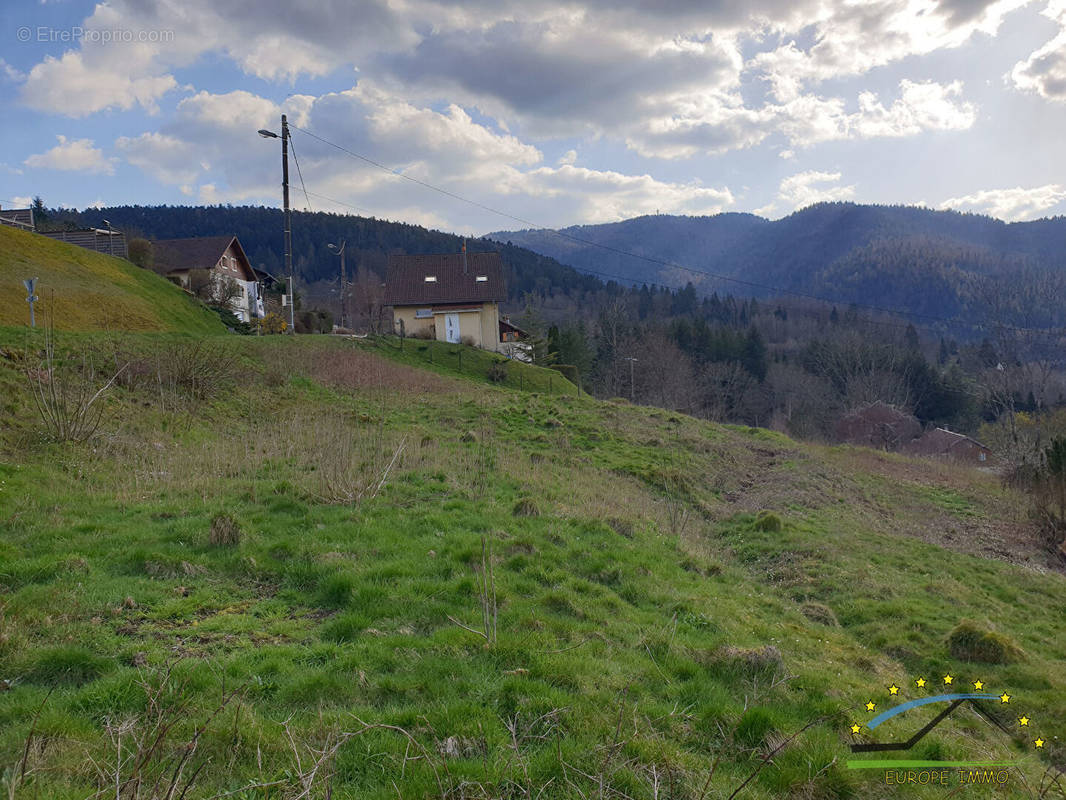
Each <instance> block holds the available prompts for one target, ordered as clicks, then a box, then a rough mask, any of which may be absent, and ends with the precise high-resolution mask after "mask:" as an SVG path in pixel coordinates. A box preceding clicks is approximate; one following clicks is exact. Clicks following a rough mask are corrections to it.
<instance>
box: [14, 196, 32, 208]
mask: <svg viewBox="0 0 1066 800" xmlns="http://www.w3.org/2000/svg"><path fill="white" fill-rule="evenodd" d="M11 202H12V203H14V204H15V207H16V208H29V207H30V206H32V205H33V198H32V197H28V196H26V195H16V196H15V197H12V198H11Z"/></svg>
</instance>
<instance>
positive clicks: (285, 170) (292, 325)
mask: <svg viewBox="0 0 1066 800" xmlns="http://www.w3.org/2000/svg"><path fill="white" fill-rule="evenodd" d="M281 192H282V198H283V200H284V203H285V271H286V272H287V273H288V275H289V330H290V331H292V333H293V335H295V334H296V303H295V300H296V296H295V294H294V293H293V285H292V278H293V275H292V211H291V209H290V208H289V121H288V119H286V117H285V115H284V114H282V115H281Z"/></svg>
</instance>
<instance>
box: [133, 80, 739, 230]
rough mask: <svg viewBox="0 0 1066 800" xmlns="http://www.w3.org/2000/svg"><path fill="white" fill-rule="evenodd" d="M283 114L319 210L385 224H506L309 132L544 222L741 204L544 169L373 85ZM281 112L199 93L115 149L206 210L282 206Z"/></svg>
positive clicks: (513, 144)
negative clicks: (362, 213) (277, 133)
mask: <svg viewBox="0 0 1066 800" xmlns="http://www.w3.org/2000/svg"><path fill="white" fill-rule="evenodd" d="M284 110H285V111H286V112H287V113H289V114H290V115H291V117H292V118H297V117H299V119H300V123H301V124H300V125H299V127H294V128H293V133H292V136H293V144H294V146H295V150H296V152H297V154H298V156H299V159H300V166H301V169H302V172H303V177H304V180H305V182H306V185H307V189H308V191H309V192H310V193H312V194H311V197H310V202H311V206H312V208H315V209H322V208H331V209H336V210H344V209H345V206H344V205H343V204H350V205H352V206H357V207H359V208H362V209H368V210H369V212H370V213H373V214H374V215H375V216H378V217H384V218H390V219H408V220H412V221H419V222H422V223H423V224H432V225H436V226H442V227H444V226H446V227H449V228H450V229H452V230H463V231H469V232H474V231H479V230H480V231H484V230H494V229H498V228H500V223H501V221H502V219H503V218H501V217H499V216H497V215H493V214H489V213H487V212H485V211H483V210H479V209H477V208H475V207H472V206H469V205H467V204H464V203H461V202H459V201H457V200H455V199H454V198H448V197H446V196H443V195H441V194H438V193H436V192H433V191H431V190H428V189H426V188H424V187H421V186H418V185H416V184H414V183H412V182H410V181H406V180H403V179H401V178H398V177H397V176H396V175H392V174H389V173H388V172H385V171H382V170H380V169H377V168H374V167H373V166H370V165H368V164H367V163H366V162H363V161H361V160H359V159H355V158H352V157H350V156H347V155H345V154H344V153H342V152H340V151H338V150H337V149H335V148H333V147H330V146H328V145H325V144H323V143H322V142H320V141H318V140H316V139H315V138H313V137H311V136H309V135H307V134H305V133H303V132H302V131H301V130H300V129H301V128H308V129H310V130H313V131H314V132H315V133H316V134H317V135H320V136H322V137H324V138H326V139H330V140H332V141H335V142H337V143H338V144H340V145H342V146H343V147H345V148H347V149H349V150H351V151H353V152H355V153H360V154H365V153H372V154H373V157H374V159H375V160H377V161H379V162H380V163H384V164H386V165H388V166H389V167H395V168H397V169H398V170H399V171H401V172H402V174H403V175H406V176H409V177H412V178H415V179H417V180H419V181H425V182H426V183H430V184H433V185H435V186H440V187H442V188H444V189H446V190H447V191H449V192H454V193H456V194H459V195H462V196H464V197H469V198H470V199H472V200H475V201H476V202H478V203H481V204H483V205H486V206H490V207H500V208H502V209H505V210H506V211H508V212H509V213H514V214H515V215H516V216H526V217H528V218H529V219H531V220H535V221H536V222H537V223H538V224H540V223H543V224H548V225H560V224H564V223H572V222H575V221H582V222H603V221H608V220H618V219H623V218H625V217H627V216H633V215H637V214H645V213H651V212H654V211H655V210H657V209H660V210H662V211H664V212H672V213H686V214H706V213H714V212H716V211H720V210H722V209H724V208H727V207H729V206H731V205H732V204H733V202H734V198H733V195H732V193H731V192H730V191H729V190H728V189H727V188H724V187H722V188H719V187H707V186H703V185H702V184H700V183H699V182H696V181H692V182H687V183H673V182H666V181H660V180H657V179H655V178H653V177H652V176H650V175H627V174H624V173H621V172H617V171H603V170H592V169H587V168H584V167H578V166H575V165H573V164H569V163H563V164H560V165H557V166H545V165H544V164H543V163H542V162H543V156H542V154H541V152H540V151H539V150H538V149H537V148H535V147H533V146H531V145H529V144H526V143H525V142H523V141H521V140H520V139H519V138H518V137H516V136H513V135H511V134H508V133H505V132H502V131H499V130H494V129H493V128H491V127H489V126H487V125H485V124H482V123H479V122H476V121H475V120H474V119H473V118H472V117H471V116H470V114H468V113H467V112H466V111H465V110H464V109H462V108H460V107H458V106H455V105H452V106H448V107H446V108H444V109H442V110H439V111H438V110H433V109H430V108H426V107H422V106H417V105H414V104H412V103H409V102H407V101H405V100H403V99H401V98H399V97H396V96H395V95H393V94H391V93H389V92H388V91H386V90H384V89H382V88H381V87H378V86H375V85H373V84H372V83H371V82H369V81H364V82H361V83H360V84H359V85H357V86H356V87H354V88H352V89H350V90H348V91H345V92H335V93H329V94H325V95H322V96H320V97H315V98H311V97H306V96H304V97H300V98H295V99H294V98H289V100H287V101H286V106H285V108H284ZM281 111H282V108H281V107H279V106H277V105H275V104H274V103H273V102H272V101H269V100H267V99H265V98H262V97H258V96H256V95H253V94H250V93H248V92H230V93H227V94H224V95H214V94H211V93H208V92H200V93H198V94H197V95H194V96H192V97H188V98H185V99H184V100H182V101H181V103H179V104H178V108H177V110H176V112H175V114H174V117H173V118H172V119H171V120H168V121H167V122H166V123H165V124H164V125H163V129H162V131H160V132H157V133H156V132H151V133H145V134H142V135H141V136H137V137H131V138H121V139H119V140H118V141H117V142H116V147H117V149H118V150H119V151H120V152H122V153H123V154H125V156H126V158H127V159H128V160H129V161H130V162H131V163H134V164H136V165H137V166H139V167H140V168H141V169H143V170H145V171H146V172H148V173H149V174H151V175H153V177H155V178H157V179H158V180H160V181H163V182H164V183H169V184H172V185H174V186H176V187H177V188H178V189H179V191H182V192H184V193H186V194H188V193H192V192H194V191H195V193H196V194H197V196H198V198H199V199H200V200H201V202H206V203H219V202H247V201H252V202H256V201H259V202H262V201H267V202H270V201H275V195H276V192H277V188H276V187H277V180H278V176H277V171H278V164H277V142H276V140H269V141H264V140H261V139H259V138H258V137H256V136H255V134H254V131H255V129H256V128H259V127H269V126H270V124H271V123H272V120H274V119H276V118H277V116H278V115H279V114H280V113H281ZM235 120H236V123H235ZM575 157H576V154H575ZM290 169H291V167H290ZM290 178H291V179H292V181H293V185H292V190H291V191H292V198H293V204H294V206H295V207H302V206H303V205H305V204H306V201H304V200H303V197H302V192H301V191H300V187H299V185H298V183H297V180H298V178H297V176H296V174H295V170H292V169H291V171H290ZM193 187H195V189H194V188H193ZM324 198H332V199H333V200H334V201H340V204H337V203H334V202H332V201H330V200H325V199H324Z"/></svg>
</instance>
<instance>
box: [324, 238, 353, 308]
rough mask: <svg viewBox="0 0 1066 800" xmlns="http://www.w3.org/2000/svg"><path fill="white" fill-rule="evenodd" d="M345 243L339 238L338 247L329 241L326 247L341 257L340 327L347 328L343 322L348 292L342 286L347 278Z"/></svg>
mask: <svg viewBox="0 0 1066 800" xmlns="http://www.w3.org/2000/svg"><path fill="white" fill-rule="evenodd" d="M346 244H348V242H347V241H346V240H344V239H342V240H341V246H340V247H337V245H335V244H329V243H327V244H326V247H328V248H329V249H330V250H332V251H334V252H335V253H336V254H337V255H338V256H340V258H341V327H342V328H347V327H348V326H347V325H346V324H345V322H346V319H347V314H346V307H347V305H348V292H347V290H345V288H344V284H345V283H346V282H347V280H348V276H347V275H346V274H345V271H344V246H345V245H346Z"/></svg>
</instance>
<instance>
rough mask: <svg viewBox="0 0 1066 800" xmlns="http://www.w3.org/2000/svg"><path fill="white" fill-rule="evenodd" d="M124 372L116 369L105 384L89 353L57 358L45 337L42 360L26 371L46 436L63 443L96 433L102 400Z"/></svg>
mask: <svg viewBox="0 0 1066 800" xmlns="http://www.w3.org/2000/svg"><path fill="white" fill-rule="evenodd" d="M124 370H125V367H124V366H121V367H119V368H118V370H117V371H116V372H114V373H113V374H112V375H111V377H110V378H109V379H108V380H107V381H106V382H104V383H102V384H101V383H100V381H101V378H102V376H99V375H98V374H97V370H96V365H95V363H94V359H93V357H92V354H91V353H89V352H87V351H86V352H83V353H81V354H68V355H66V356H65V357H61V358H59V359H57V358H56V348H55V337H54V336H53V334H52V331H51V330H50V329H49V330H48V331H47V333H46V334H45V346H44V360H43V362H41V364H40V365H39V366H38V367H37V368H36V369H31V370H28V371H27V373H26V377H27V379H28V380H29V384H30V391H31V392H32V394H33V401H34V405H35V406H36V408H37V413H38V414H39V415H40V417H41V421H42V422H43V423H44V426H45V428H46V429H47V431H48V433H49V435H51V436H52V437H53V438H55V439H58V440H60V441H65V442H83V441H85V440H86V439H89V438H90V437H91V436H92V435H93V434H95V433H96V431H97V429H98V428H99V427H100V420H101V418H102V416H103V402H102V400H103V398H104V396H105V395H106V393H107V390H108V389H110V388H111V386H112V385H113V384H114V383H115V381H116V379H117V378H118V377H119V376H120V375H121V374H122V372H123V371H124Z"/></svg>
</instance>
